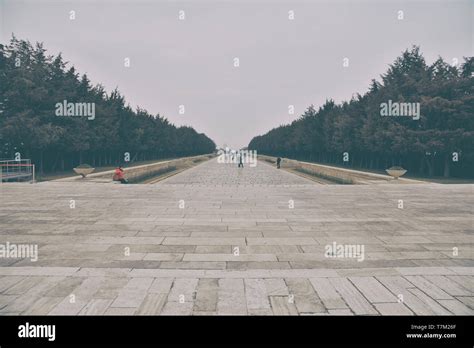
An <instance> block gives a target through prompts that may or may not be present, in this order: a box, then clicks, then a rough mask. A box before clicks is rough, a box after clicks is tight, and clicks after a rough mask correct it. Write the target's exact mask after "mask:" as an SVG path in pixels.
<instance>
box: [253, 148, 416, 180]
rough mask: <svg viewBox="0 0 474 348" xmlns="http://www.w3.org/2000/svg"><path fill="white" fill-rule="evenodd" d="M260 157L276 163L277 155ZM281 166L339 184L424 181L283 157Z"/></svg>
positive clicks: (259, 156)
mask: <svg viewBox="0 0 474 348" xmlns="http://www.w3.org/2000/svg"><path fill="white" fill-rule="evenodd" d="M258 158H259V159H260V160H263V161H265V162H268V163H276V157H272V156H266V155H258ZM280 166H281V167H282V168H287V169H292V170H296V171H300V172H303V173H307V174H310V175H314V176H317V177H320V178H323V179H326V180H330V181H333V182H335V183H339V184H353V185H360V184H376V183H400V184H415V183H423V181H419V180H412V179H404V178H400V179H398V180H394V179H393V178H392V177H391V176H389V175H382V174H376V173H369V172H362V171H359V170H353V169H346V168H338V167H332V166H327V165H322V164H316V163H309V162H302V161H296V160H292V159H288V158H282V161H281V164H280Z"/></svg>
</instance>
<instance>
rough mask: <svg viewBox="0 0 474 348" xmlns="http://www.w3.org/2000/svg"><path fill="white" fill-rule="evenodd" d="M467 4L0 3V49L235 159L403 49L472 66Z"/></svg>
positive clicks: (364, 82) (363, 83) (360, 88)
mask: <svg viewBox="0 0 474 348" xmlns="http://www.w3.org/2000/svg"><path fill="white" fill-rule="evenodd" d="M473 4H474V0H462V1H461V0H459V1H458V0H445V1H428V0H424V1H418V0H411V1H391V0H386V1H383V0H373V1H348V0H345V1H337V0H331V1H329V0H328V1H317V0H314V1H309V0H307V1H295V0H292V1H265V0H253V1H245V0H244V1H242V0H239V1H237V0H235V1H199V2H198V1H136V0H135V1H132V0H129V1H39V0H36V1H19V0H15V1H10V0H0V20H1V21H2V22H1V25H0V31H1V32H0V35H1V36H0V38H1V41H2V42H3V43H5V42H6V41H8V40H9V38H10V36H11V33H14V34H15V35H16V36H17V37H18V38H19V39H28V40H30V41H32V42H34V41H41V42H43V43H44V45H45V48H46V49H47V50H48V51H49V52H50V53H52V54H57V53H59V52H62V53H63V57H64V59H65V60H66V61H69V62H71V63H72V64H74V66H75V67H76V68H77V69H78V71H79V72H80V73H87V75H88V76H89V78H90V79H91V80H92V82H93V83H94V84H95V83H102V84H103V85H104V86H105V87H106V89H107V90H108V91H110V90H112V89H113V88H115V87H118V88H119V90H120V91H121V92H122V94H124V95H125V97H126V100H127V102H128V103H130V105H131V106H132V107H133V108H135V107H136V106H137V105H138V106H140V107H142V108H145V109H147V110H148V111H149V112H150V113H153V114H156V113H160V114H161V115H164V116H165V117H167V118H168V119H169V120H170V121H171V122H173V123H174V124H176V125H191V126H192V127H194V128H195V129H196V130H197V131H198V132H204V133H206V134H207V135H208V136H209V137H211V138H212V139H213V140H214V141H215V142H216V144H218V145H223V144H227V145H229V146H231V147H235V148H237V147H241V146H246V145H247V144H248V142H249V141H250V140H251V139H252V137H253V136H255V135H259V134H263V133H265V132H267V131H268V130H270V129H272V128H274V127H276V126H278V125H280V124H284V123H289V122H291V121H292V120H294V119H296V118H298V116H299V115H300V114H301V113H302V112H303V111H304V110H305V109H306V108H307V107H308V106H309V105H310V104H314V105H315V106H319V105H321V104H322V103H324V101H325V99H326V98H333V99H335V100H336V101H338V102H339V101H341V100H346V99H350V98H351V96H352V95H353V94H354V93H357V92H359V93H361V94H362V93H364V92H365V91H366V90H367V87H368V85H369V83H370V80H371V79H372V78H379V75H380V74H381V73H383V72H385V71H386V69H387V65H388V64H390V63H391V62H393V60H394V59H395V58H396V57H397V56H398V55H399V54H400V53H401V52H402V51H403V50H405V49H406V48H409V47H411V45H413V44H416V45H420V46H421V51H422V53H423V54H424V56H425V58H426V59H427V61H428V63H431V62H433V61H434V60H435V59H436V58H437V57H438V56H439V55H440V56H442V57H443V58H445V59H446V60H447V61H449V62H451V61H452V59H453V58H458V59H459V61H462V57H463V56H472V55H473V34H472V29H473V28H472V23H473V17H474V13H473V7H474V5H473ZM71 10H73V11H75V15H76V19H75V20H70V19H69V17H70V11H71ZM180 10H183V11H184V13H185V20H179V18H178V16H179V11H180ZM400 10H401V11H403V16H404V19H403V20H398V19H397V16H398V15H399V13H398V11H400ZM289 11H294V20H289V18H288V17H289ZM126 57H129V58H130V62H131V66H130V67H129V68H126V67H124V59H125V58H126ZM346 57H347V58H349V66H348V67H346V68H345V67H343V59H344V58H346ZM234 58H239V61H240V66H239V67H234ZM179 105H184V107H185V113H184V114H183V115H180V114H179V112H178V109H179ZM289 105H294V106H295V114H294V115H289V114H288V106H289ZM97 117H100V115H97Z"/></svg>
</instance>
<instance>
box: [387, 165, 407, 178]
mask: <svg viewBox="0 0 474 348" xmlns="http://www.w3.org/2000/svg"><path fill="white" fill-rule="evenodd" d="M385 171H386V172H387V173H388V175H390V176H391V177H393V178H395V179H398V178H399V177H401V176H402V175H404V174H405V173H406V172H407V170H406V169H404V168H402V167H397V166H395V167H390V168H388V169H385Z"/></svg>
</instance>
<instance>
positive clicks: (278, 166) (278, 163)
mask: <svg viewBox="0 0 474 348" xmlns="http://www.w3.org/2000/svg"><path fill="white" fill-rule="evenodd" d="M280 163H281V158H280V157H278V158H277V168H278V169H280Z"/></svg>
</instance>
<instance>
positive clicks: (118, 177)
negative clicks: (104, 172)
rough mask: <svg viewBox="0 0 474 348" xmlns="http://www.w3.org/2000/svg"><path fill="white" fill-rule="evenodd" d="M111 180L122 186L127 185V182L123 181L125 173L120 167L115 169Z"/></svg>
mask: <svg viewBox="0 0 474 348" xmlns="http://www.w3.org/2000/svg"><path fill="white" fill-rule="evenodd" d="M113 180H114V181H120V182H121V183H122V184H128V180H127V179H125V173H124V171H123V169H122V166H119V167H118V168H117V169H115V174H114V176H113Z"/></svg>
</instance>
